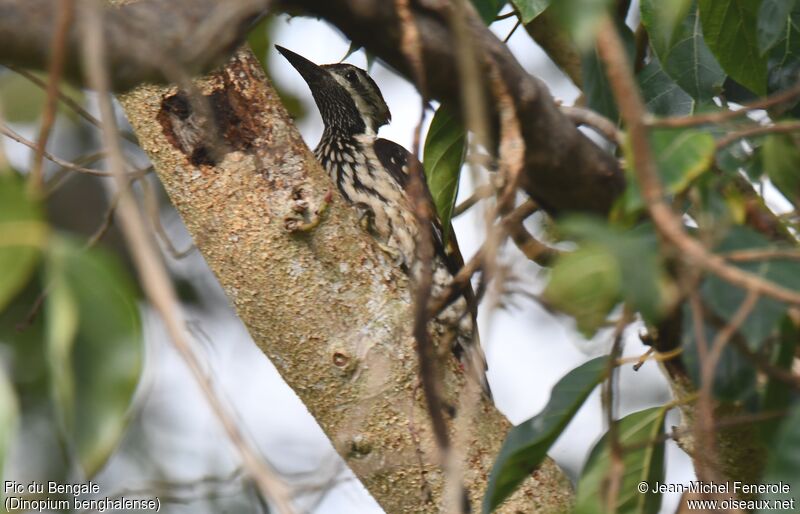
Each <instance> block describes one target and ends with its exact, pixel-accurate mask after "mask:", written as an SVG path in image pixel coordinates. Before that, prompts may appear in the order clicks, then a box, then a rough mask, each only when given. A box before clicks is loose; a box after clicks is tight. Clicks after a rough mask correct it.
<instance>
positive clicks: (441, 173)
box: [422, 104, 467, 239]
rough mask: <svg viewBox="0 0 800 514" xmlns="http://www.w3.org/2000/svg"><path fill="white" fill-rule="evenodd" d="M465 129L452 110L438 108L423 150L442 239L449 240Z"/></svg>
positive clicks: (464, 143)
mask: <svg viewBox="0 0 800 514" xmlns="http://www.w3.org/2000/svg"><path fill="white" fill-rule="evenodd" d="M466 145H467V138H466V132H465V131H464V126H463V125H462V124H461V121H460V120H459V119H458V118H457V117H456V113H455V111H454V108H453V107H451V106H449V105H445V104H443V105H440V106H439V108H438V109H437V110H436V114H434V115H433V120H431V126H430V129H428V136H427V137H426V139H425V148H424V150H423V159H422V161H423V167H424V168H425V178H426V180H427V182H428V188H429V189H430V191H431V195H432V196H433V202H434V204H435V205H436V213H437V214H438V215H439V220H441V222H442V227H443V229H444V231H445V239H446V238H447V237H449V234H448V231H449V227H450V218H451V217H452V214H453V206H454V205H455V201H456V194H457V193H458V179H459V177H460V175H461V166H462V165H463V164H464V157H465V155H466V149H467V146H466Z"/></svg>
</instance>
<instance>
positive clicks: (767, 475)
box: [760, 402, 800, 512]
mask: <svg viewBox="0 0 800 514" xmlns="http://www.w3.org/2000/svg"><path fill="white" fill-rule="evenodd" d="M797 427H800V404H799V403H797V402H795V404H794V407H792V410H791V411H790V412H789V414H788V415H787V416H786V418H785V419H784V421H783V424H782V426H781V429H780V430H779V431H778V434H777V436H776V437H775V439H773V440H772V442H771V443H772V444H770V451H769V460H768V461H767V467H766V470H765V471H764V479H763V480H762V481H761V483H762V484H777V483H779V482H780V483H783V484H786V485H788V486H789V494H785V493H771V494H765V495H763V496H762V498H763V499H767V500H770V501H771V502H774V501H776V500H777V501H781V502H783V501H787V500H791V499H792V498H793V497H794V498H795V500H794V502H795V504H794V505H793V506H792V505H785V507H784V510H782V512H788V511H789V510H791V509H792V508H793V509H797V505H796V502H797V499H796V495H797V491H800V430H798V429H797ZM772 506H773V507H774V508H773V509H772V510H770V509H766V510H762V511H760V512H779V510H780V509H778V508H777V506H776V505H775V504H774V503H772Z"/></svg>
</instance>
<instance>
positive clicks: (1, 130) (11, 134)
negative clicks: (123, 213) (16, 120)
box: [0, 124, 151, 177]
mask: <svg viewBox="0 0 800 514" xmlns="http://www.w3.org/2000/svg"><path fill="white" fill-rule="evenodd" d="M0 134H3V135H4V136H6V137H7V138H9V139H12V140H14V141H16V142H17V143H19V144H21V145H25V146H27V147H28V148H30V149H31V150H34V151H36V149H37V145H36V143H34V142H33V141H30V140H28V139H25V138H24V137H22V136H21V135H20V134H18V133H17V132H16V131H14V130H13V129H12V128H11V127H9V126H8V125H4V124H0ZM42 156H44V158H45V159H47V160H48V161H51V162H53V163H54V164H57V165H59V166H61V167H62V168H64V169H67V170H70V171H75V172H77V173H85V174H86V175H93V176H95V177H110V176H112V174H111V173H109V172H107V171H100V170H93V169H91V168H84V167H83V166H78V165H76V164H74V163H72V162H70V161H66V160H64V159H60V158H58V157H56V156H55V155H52V154H51V153H49V152H47V151H45V150H42ZM150 169H151V168H150V167H147V168H143V169H141V170H137V171H135V172H133V173H131V174H130V175H131V176H132V177H140V176H144V175H145V174H147V173H148V172H149V171H150Z"/></svg>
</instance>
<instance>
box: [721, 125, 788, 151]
mask: <svg viewBox="0 0 800 514" xmlns="http://www.w3.org/2000/svg"><path fill="white" fill-rule="evenodd" d="M797 131H800V121H789V122H781V123H775V124H773V125H759V126H757V127H750V128H746V129H744V130H740V131H738V132H731V133H730V134H726V135H725V136H724V137H721V138H720V139H718V140H717V151H720V150H722V149H723V148H725V147H727V146H730V145H732V144H733V143H735V142H737V141H739V140H740V139H744V138H747V137H754V136H763V135H766V134H787V133H791V132H797Z"/></svg>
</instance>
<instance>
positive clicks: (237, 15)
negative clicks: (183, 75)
mask: <svg viewBox="0 0 800 514" xmlns="http://www.w3.org/2000/svg"><path fill="white" fill-rule="evenodd" d="M59 3H60V0H0V34H2V35H3V44H2V45H0V63H2V64H10V65H16V66H20V67H23V68H33V69H39V70H46V69H47V68H48V63H49V62H50V60H51V56H52V54H51V52H52V51H53V48H52V46H51V43H50V42H51V41H52V39H53V34H55V33H56V32H57V28H56V23H57V18H56V17H55V16H53V13H55V12H58V11H59ZM91 3H92V0H76V2H75V19H76V20H81V19H84V18H85V17H86V13H87V9H88V8H89V5H90V4H91ZM268 3H269V1H268V0H233V1H228V2H224V3H220V2H217V1H216V0H142V1H140V2H136V3H132V4H126V5H123V6H121V7H107V8H104V9H103V10H102V12H101V13H100V16H101V18H102V21H101V23H102V26H103V30H104V32H105V34H104V36H105V40H106V45H107V48H106V55H107V57H108V59H107V64H108V67H109V71H110V73H109V76H110V80H111V84H110V87H111V89H112V90H114V91H125V90H128V89H130V88H132V87H134V86H136V85H138V84H142V83H163V82H168V81H169V78H170V77H171V72H172V71H171V70H175V69H181V70H184V71H185V72H187V73H192V74H194V73H199V72H202V71H207V70H209V69H212V68H213V67H214V66H217V65H219V64H221V63H222V62H224V60H225V59H226V58H227V57H228V56H229V55H230V54H231V52H233V50H234V49H235V48H236V47H237V46H238V45H239V44H240V43H241V42H242V41H243V39H244V36H245V35H246V33H247V29H248V28H249V27H250V26H251V24H252V23H253V21H254V20H256V19H257V18H258V17H259V16H260V15H262V14H263V13H264V11H265V9H266V7H267V5H268ZM80 38H81V29H80V24H79V23H76V24H73V25H72V26H71V27H69V29H68V30H67V33H66V37H65V40H66V44H65V45H64V46H63V47H59V49H60V50H61V51H63V56H62V57H63V64H64V68H63V73H64V77H65V78H67V79H69V80H71V81H73V82H75V83H77V84H85V79H84V74H83V66H82V63H81V52H80Z"/></svg>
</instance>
